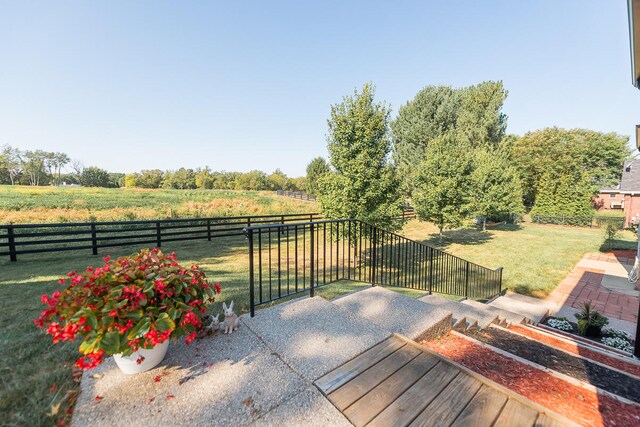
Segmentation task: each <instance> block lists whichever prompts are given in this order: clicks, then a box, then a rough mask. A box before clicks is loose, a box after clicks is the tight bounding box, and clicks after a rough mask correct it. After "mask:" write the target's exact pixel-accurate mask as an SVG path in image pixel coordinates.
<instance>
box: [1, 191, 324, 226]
mask: <svg viewBox="0 0 640 427" xmlns="http://www.w3.org/2000/svg"><path fill="white" fill-rule="evenodd" d="M314 209H315V204H314V203H312V202H303V201H300V200H294V199H290V198H287V197H282V196H276V195H275V193H274V192H273V191H231V190H164V189H157V190H146V189H140V188H81V187H76V188H71V187H70V188H56V187H29V186H9V185H0V218H2V220H0V221H1V223H3V224H6V223H16V224H20V223H34V222H73V221H118V220H133V219H162V218H189V217H206V216H208V217H212V216H234V215H265V214H279V213H303V212H310V211H312V210H314Z"/></svg>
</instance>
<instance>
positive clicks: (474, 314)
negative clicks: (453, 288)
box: [418, 295, 499, 329]
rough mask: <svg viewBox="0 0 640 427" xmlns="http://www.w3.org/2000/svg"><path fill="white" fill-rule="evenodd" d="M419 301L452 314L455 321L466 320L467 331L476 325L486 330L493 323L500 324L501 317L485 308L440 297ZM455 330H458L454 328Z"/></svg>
mask: <svg viewBox="0 0 640 427" xmlns="http://www.w3.org/2000/svg"><path fill="white" fill-rule="evenodd" d="M418 301H422V302H423V303H425V304H428V305H430V306H433V307H437V308H440V309H442V310H445V311H449V312H451V313H452V314H453V319H454V321H455V320H456V319H465V320H466V322H465V323H466V327H467V329H469V328H472V327H474V325H475V326H476V327H478V328H480V329H484V328H487V327H488V326H489V325H490V324H492V323H499V316H498V315H497V314H496V313H493V312H492V311H491V310H487V309H486V308H484V307H475V306H471V305H468V304H462V303H460V302H458V301H453V300H450V299H448V298H445V297H442V296H439V295H426V296H423V297H421V298H418ZM454 329H457V328H455V327H454Z"/></svg>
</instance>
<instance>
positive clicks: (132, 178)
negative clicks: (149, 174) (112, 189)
mask: <svg viewBox="0 0 640 427" xmlns="http://www.w3.org/2000/svg"><path fill="white" fill-rule="evenodd" d="M139 176H140V175H139V174H137V173H128V174H126V175H125V176H124V186H125V187H126V188H133V187H137V186H138V177H139Z"/></svg>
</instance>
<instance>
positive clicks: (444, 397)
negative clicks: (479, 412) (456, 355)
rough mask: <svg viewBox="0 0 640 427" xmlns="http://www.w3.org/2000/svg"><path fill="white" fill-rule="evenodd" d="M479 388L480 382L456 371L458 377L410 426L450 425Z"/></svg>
mask: <svg viewBox="0 0 640 427" xmlns="http://www.w3.org/2000/svg"><path fill="white" fill-rule="evenodd" d="M481 386H482V383H481V382H480V381H478V380H476V379H475V378H472V377H470V376H468V375H465V374H464V373H463V372H459V371H458V375H457V376H456V377H455V378H454V379H453V380H452V381H451V382H450V383H449V385H448V386H446V387H445V388H444V390H442V391H441V392H440V394H438V397H436V398H435V399H433V401H432V402H431V403H430V404H429V405H428V406H427V407H426V408H425V409H424V410H423V411H422V412H421V413H420V415H418V416H417V417H416V419H415V420H414V421H413V422H412V423H411V426H412V427H430V426H434V425H443V426H449V425H451V424H452V423H453V422H454V421H455V419H456V418H457V417H458V414H460V413H461V412H462V411H463V410H464V408H465V407H466V406H467V404H468V403H469V402H470V401H471V399H473V397H474V396H475V395H476V393H477V392H478V390H479V389H480V387H481Z"/></svg>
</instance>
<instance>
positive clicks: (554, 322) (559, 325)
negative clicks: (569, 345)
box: [547, 319, 573, 332]
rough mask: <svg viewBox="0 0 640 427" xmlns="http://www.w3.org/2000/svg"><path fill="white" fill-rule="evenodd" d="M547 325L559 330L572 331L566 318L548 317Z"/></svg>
mask: <svg viewBox="0 0 640 427" xmlns="http://www.w3.org/2000/svg"><path fill="white" fill-rule="evenodd" d="M547 325H549V326H551V327H552V328H555V329H558V330H560V331H566V332H573V326H571V323H569V321H568V320H567V319H549V320H547Z"/></svg>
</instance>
